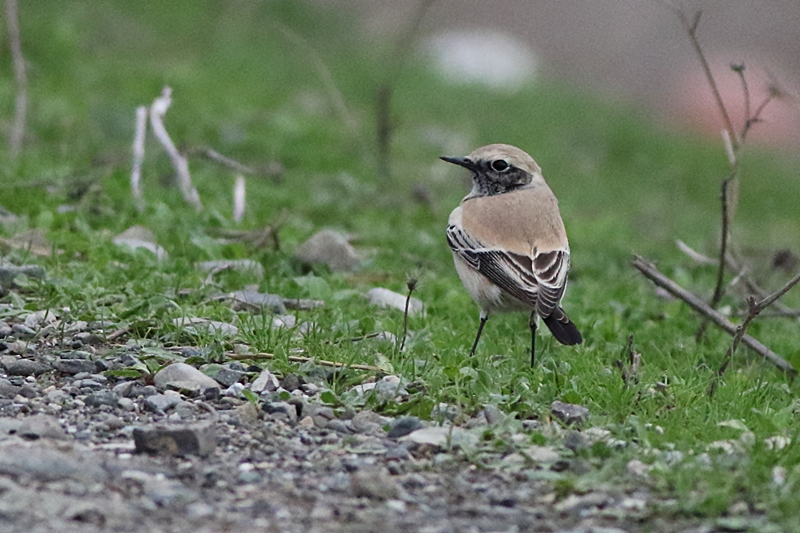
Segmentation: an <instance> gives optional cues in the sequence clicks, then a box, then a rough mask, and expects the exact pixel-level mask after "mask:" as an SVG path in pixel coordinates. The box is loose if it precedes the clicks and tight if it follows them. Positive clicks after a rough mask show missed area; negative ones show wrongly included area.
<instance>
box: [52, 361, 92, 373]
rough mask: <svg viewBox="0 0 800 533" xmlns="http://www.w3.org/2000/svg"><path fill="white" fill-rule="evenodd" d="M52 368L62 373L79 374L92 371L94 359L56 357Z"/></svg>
mask: <svg viewBox="0 0 800 533" xmlns="http://www.w3.org/2000/svg"><path fill="white" fill-rule="evenodd" d="M53 368H55V369H56V370H58V371H59V372H62V373H64V374H80V373H81V372H88V373H91V372H94V371H95V365H94V361H89V360H87V359H64V358H61V359H56V360H55V361H53Z"/></svg>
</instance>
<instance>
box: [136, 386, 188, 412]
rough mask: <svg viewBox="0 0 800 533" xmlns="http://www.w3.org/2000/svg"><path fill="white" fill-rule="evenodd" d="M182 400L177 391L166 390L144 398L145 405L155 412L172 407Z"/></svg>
mask: <svg viewBox="0 0 800 533" xmlns="http://www.w3.org/2000/svg"><path fill="white" fill-rule="evenodd" d="M180 402H181V395H180V394H179V393H177V392H175V391H171V390H168V391H165V392H164V394H153V395H152V396H148V397H147V398H146V399H145V400H144V406H145V407H146V408H147V409H148V410H150V411H153V412H155V413H162V412H165V411H168V410H169V409H172V408H173V407H175V406H176V405H178V404H179V403H180Z"/></svg>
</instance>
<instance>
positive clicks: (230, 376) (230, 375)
mask: <svg viewBox="0 0 800 533" xmlns="http://www.w3.org/2000/svg"><path fill="white" fill-rule="evenodd" d="M244 376H245V373H244V372H242V371H241V370H234V369H232V368H226V367H223V368H221V369H220V371H219V372H217V374H216V375H215V376H214V379H215V380H216V381H217V383H220V384H222V385H224V386H225V387H230V386H231V385H233V384H234V383H238V382H239V381H241V379H242V378H243V377H244Z"/></svg>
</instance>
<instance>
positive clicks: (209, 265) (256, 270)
mask: <svg viewBox="0 0 800 533" xmlns="http://www.w3.org/2000/svg"><path fill="white" fill-rule="evenodd" d="M197 268H199V269H200V270H202V271H203V272H221V271H223V270H235V271H237V272H242V273H249V274H252V275H253V276H255V277H256V278H258V279H262V278H263V277H264V267H263V266H262V265H261V263H259V262H258V261H254V260H252V259H221V260H215V261H203V262H202V263H198V264H197Z"/></svg>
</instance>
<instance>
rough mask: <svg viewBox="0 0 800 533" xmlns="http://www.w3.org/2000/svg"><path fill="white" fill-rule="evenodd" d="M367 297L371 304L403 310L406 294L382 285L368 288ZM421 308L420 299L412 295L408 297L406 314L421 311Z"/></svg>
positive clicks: (414, 313) (411, 314) (409, 314)
mask: <svg viewBox="0 0 800 533" xmlns="http://www.w3.org/2000/svg"><path fill="white" fill-rule="evenodd" d="M367 298H368V299H369V301H370V303H371V304H373V305H377V306H378V307H392V308H394V309H399V310H400V311H404V312H405V309H406V299H407V296H406V295H403V294H399V293H397V292H394V291H390V290H389V289H384V288H382V287H375V288H374V289H370V290H369V292H367ZM422 309H423V305H422V300H419V299H417V298H413V297H412V298H410V299H408V316H413V315H416V314H418V313H421V312H422Z"/></svg>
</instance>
